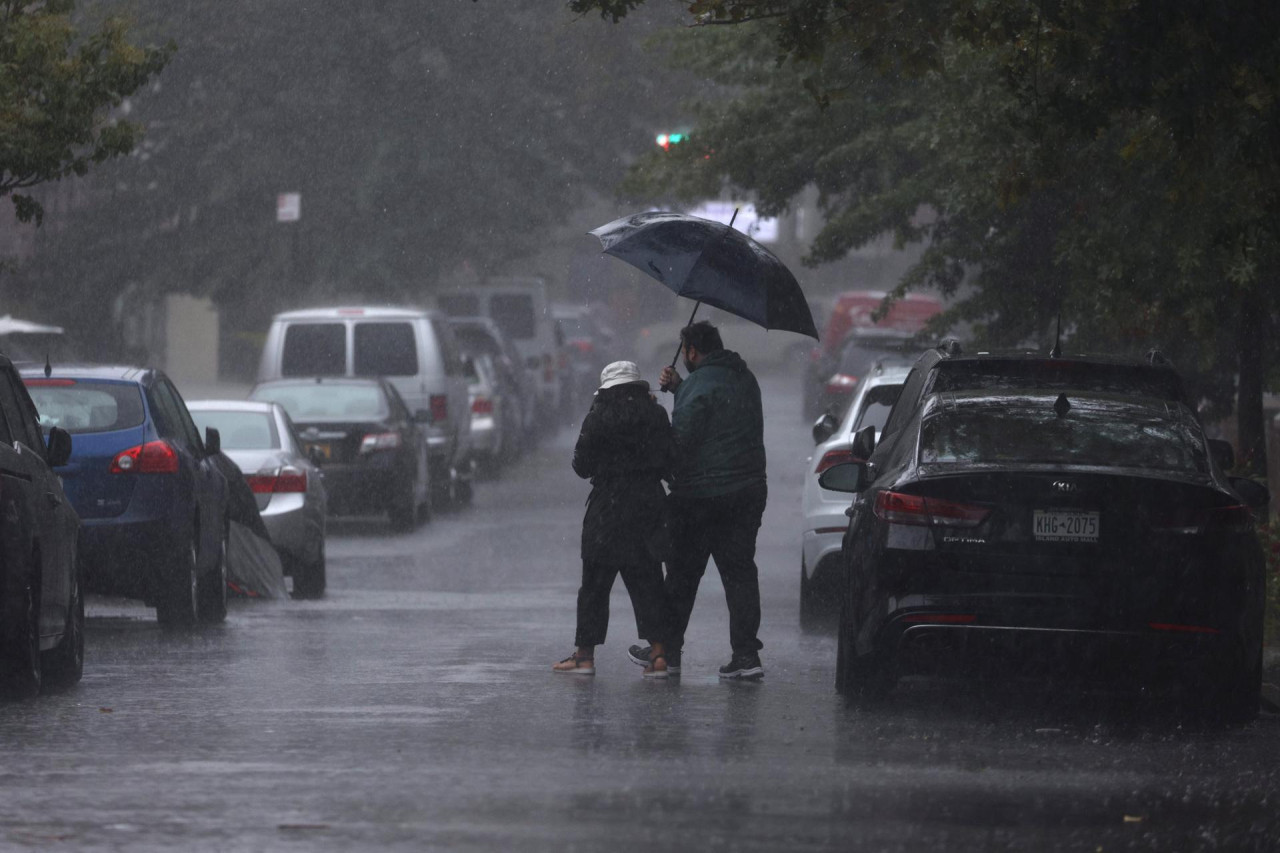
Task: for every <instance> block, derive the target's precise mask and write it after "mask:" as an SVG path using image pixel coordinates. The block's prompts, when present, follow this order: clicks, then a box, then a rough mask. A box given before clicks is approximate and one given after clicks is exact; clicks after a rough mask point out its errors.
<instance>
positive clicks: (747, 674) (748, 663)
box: [720, 652, 764, 678]
mask: <svg viewBox="0 0 1280 853" xmlns="http://www.w3.org/2000/svg"><path fill="white" fill-rule="evenodd" d="M720 677H721V678H764V667H763V666H761V665H760V655H758V654H756V653H755V652H751V653H750V654H741V655H740V654H735V655H734V656H733V658H732V659H731V660H730V661H729V662H728V663H727V664H725V665H724V666H722V667H720Z"/></svg>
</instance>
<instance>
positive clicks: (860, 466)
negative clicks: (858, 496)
mask: <svg viewBox="0 0 1280 853" xmlns="http://www.w3.org/2000/svg"><path fill="white" fill-rule="evenodd" d="M818 485H819V486H821V487H822V488H824V489H827V490H828V491H832V492H848V493H850V494H853V493H856V492H861V491H862V490H863V489H865V488H866V487H867V486H868V485H870V477H869V476H868V473H867V463H865V462H841V463H840V464H839V465H832V466H831V467H830V468H828V469H827V470H825V471H823V472H822V474H821V475H819V477H818Z"/></svg>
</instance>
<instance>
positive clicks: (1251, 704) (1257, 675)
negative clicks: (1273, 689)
mask: <svg viewBox="0 0 1280 853" xmlns="http://www.w3.org/2000/svg"><path fill="white" fill-rule="evenodd" d="M1261 705H1262V649H1261V648H1259V649H1258V651H1257V654H1256V655H1255V660H1254V663H1253V665H1252V666H1249V665H1245V666H1243V667H1241V670H1240V673H1239V674H1238V675H1237V677H1236V678H1235V679H1234V680H1233V681H1232V682H1231V683H1230V684H1228V685H1226V686H1225V687H1224V688H1223V689H1222V691H1221V693H1220V694H1219V703H1218V711H1219V714H1220V716H1221V718H1222V720H1223V722H1227V723H1249V722H1252V721H1253V720H1254V719H1255V718H1256V717H1257V716H1258V711H1259V709H1260V708H1261Z"/></svg>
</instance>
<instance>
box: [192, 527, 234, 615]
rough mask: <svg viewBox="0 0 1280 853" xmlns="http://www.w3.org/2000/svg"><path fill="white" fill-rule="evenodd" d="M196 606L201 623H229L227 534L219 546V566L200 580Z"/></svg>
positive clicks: (223, 536)
mask: <svg viewBox="0 0 1280 853" xmlns="http://www.w3.org/2000/svg"><path fill="white" fill-rule="evenodd" d="M196 598H197V600H196V606H197V611H198V615H199V618H200V621H201V622H209V623H211V624H218V623H220V622H225V621H227V534H225V533H224V534H223V535H222V541H221V542H220V543H219V545H218V564H217V565H216V566H215V567H214V570H213V571H212V572H209V573H208V574H207V575H205V576H204V577H203V578H201V579H200V581H199V583H198V585H197V589H196Z"/></svg>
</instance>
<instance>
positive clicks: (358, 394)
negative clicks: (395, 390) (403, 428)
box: [251, 382, 388, 423]
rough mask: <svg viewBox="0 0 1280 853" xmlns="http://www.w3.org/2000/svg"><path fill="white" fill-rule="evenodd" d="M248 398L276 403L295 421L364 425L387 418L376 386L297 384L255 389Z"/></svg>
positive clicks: (383, 402) (385, 403)
mask: <svg viewBox="0 0 1280 853" xmlns="http://www.w3.org/2000/svg"><path fill="white" fill-rule="evenodd" d="M251 398H252V399H254V400H268V401H270V402H273V403H279V404H280V405H281V406H283V407H284V410H285V411H286V412H288V413H289V417H291V418H293V419H294V420H295V421H300V422H304V423H305V422H307V421H352V420H354V421H365V420H379V419H381V418H384V417H386V415H387V411H388V409H387V401H386V398H385V396H384V395H383V393H382V389H381V388H380V387H378V386H377V385H356V384H341V385H339V384H334V383H327V382H299V383H296V384H294V383H290V384H279V385H276V384H273V385H266V386H262V387H259V388H255V389H254V391H253V394H252V395H251Z"/></svg>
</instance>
